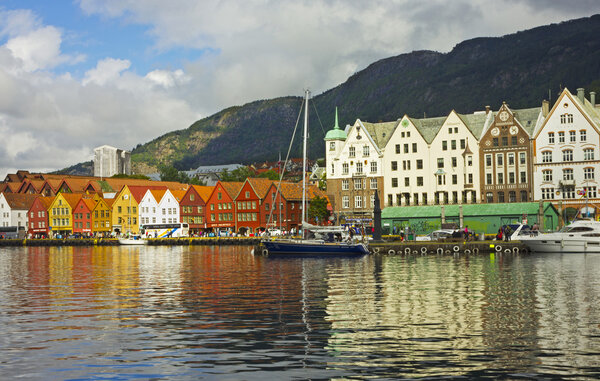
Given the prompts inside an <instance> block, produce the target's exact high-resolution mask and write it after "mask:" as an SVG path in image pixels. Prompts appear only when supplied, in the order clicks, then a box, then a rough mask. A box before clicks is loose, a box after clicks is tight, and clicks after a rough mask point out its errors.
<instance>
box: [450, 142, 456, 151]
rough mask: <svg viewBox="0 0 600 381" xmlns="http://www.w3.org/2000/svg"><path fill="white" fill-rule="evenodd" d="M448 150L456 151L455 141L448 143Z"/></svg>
mask: <svg viewBox="0 0 600 381" xmlns="http://www.w3.org/2000/svg"><path fill="white" fill-rule="evenodd" d="M450 148H451V149H456V140H452V141H451V142H450Z"/></svg>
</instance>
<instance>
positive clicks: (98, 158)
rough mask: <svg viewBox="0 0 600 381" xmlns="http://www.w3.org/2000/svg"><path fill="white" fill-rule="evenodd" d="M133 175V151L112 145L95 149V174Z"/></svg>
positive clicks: (100, 175) (109, 175) (106, 175)
mask: <svg viewBox="0 0 600 381" xmlns="http://www.w3.org/2000/svg"><path fill="white" fill-rule="evenodd" d="M117 174H125V175H131V152H129V151H124V150H122V149H118V148H115V147H111V146H107V145H104V146H101V147H97V148H95V149H94V176H95V177H111V176H113V175H117Z"/></svg>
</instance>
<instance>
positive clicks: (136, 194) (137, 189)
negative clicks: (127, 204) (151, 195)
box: [127, 185, 167, 203]
mask: <svg viewBox="0 0 600 381" xmlns="http://www.w3.org/2000/svg"><path fill="white" fill-rule="evenodd" d="M127 188H129V192H131V195H132V196H133V198H134V199H135V201H136V202H138V203H139V202H140V201H141V200H142V198H143V197H144V195H145V194H146V191H148V190H167V187H166V186H135V185H131V186H130V185H128V186H127ZM161 197H162V195H161ZM159 201H160V199H158V200H156V202H159Z"/></svg>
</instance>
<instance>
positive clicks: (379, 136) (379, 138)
mask: <svg viewBox="0 0 600 381" xmlns="http://www.w3.org/2000/svg"><path fill="white" fill-rule="evenodd" d="M359 121H360V119H359ZM399 123H400V121H399V120H396V121H393V122H382V123H368V122H362V121H361V124H362V125H363V127H364V129H365V130H366V131H367V132H368V134H369V136H370V137H371V140H372V141H373V144H374V145H375V147H377V148H378V149H379V150H380V151H381V150H383V149H384V148H385V146H386V145H387V143H388V141H389V140H390V138H391V137H392V135H393V134H394V130H395V129H396V127H398V124H399Z"/></svg>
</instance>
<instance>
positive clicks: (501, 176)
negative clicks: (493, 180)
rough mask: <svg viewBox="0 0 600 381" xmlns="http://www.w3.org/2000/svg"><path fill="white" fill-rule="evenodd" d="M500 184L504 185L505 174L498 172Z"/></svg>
mask: <svg viewBox="0 0 600 381" xmlns="http://www.w3.org/2000/svg"><path fill="white" fill-rule="evenodd" d="M498 184H504V173H502V172H498Z"/></svg>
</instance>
